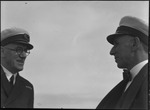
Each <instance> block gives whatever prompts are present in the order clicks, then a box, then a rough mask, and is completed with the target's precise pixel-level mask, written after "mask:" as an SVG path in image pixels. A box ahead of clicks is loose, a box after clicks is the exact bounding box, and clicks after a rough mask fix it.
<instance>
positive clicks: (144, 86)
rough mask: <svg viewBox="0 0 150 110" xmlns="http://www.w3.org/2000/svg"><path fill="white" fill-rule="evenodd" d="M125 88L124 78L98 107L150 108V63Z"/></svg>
mask: <svg viewBox="0 0 150 110" xmlns="http://www.w3.org/2000/svg"><path fill="white" fill-rule="evenodd" d="M124 89H125V85H124V80H122V81H121V82H120V83H119V84H118V85H117V86H115V87H114V88H113V89H112V90H111V91H110V92H109V93H108V94H107V95H106V96H105V97H104V99H103V100H102V101H101V102H100V104H99V105H98V106H97V108H96V109H119V110H120V109H129V110H131V109H135V110H148V65H147V64H146V65H145V66H144V67H143V68H142V69H141V70H140V72H139V73H138V74H137V76H136V77H135V78H134V80H133V82H132V83H131V85H130V86H129V87H128V89H127V90H126V91H125V93H124V95H122V93H123V91H124Z"/></svg>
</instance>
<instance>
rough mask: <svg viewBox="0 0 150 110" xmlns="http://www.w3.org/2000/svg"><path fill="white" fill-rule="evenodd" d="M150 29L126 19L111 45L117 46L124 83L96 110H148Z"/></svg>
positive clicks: (134, 20)
mask: <svg viewBox="0 0 150 110" xmlns="http://www.w3.org/2000/svg"><path fill="white" fill-rule="evenodd" d="M148 34H149V33H148V25H147V24H146V23H145V22H144V21H142V20H141V19H139V18H136V17H132V16H125V17H123V18H122V19H121V21H120V23H119V27H118V28H117V30H116V33H115V34H112V35H109V36H108V37H107V41H108V42H109V43H110V44H112V45H113V47H112V49H111V51H110V55H113V56H114V58H115V62H116V63H117V66H118V68H120V69H123V70H124V72H123V80H122V81H121V82H120V83H119V84H118V85H117V86H115V87H114V88H113V89H112V90H111V91H110V92H109V93H108V94H107V95H106V96H105V97H104V99H103V100H102V101H101V102H100V104H99V105H98V106H97V108H96V109H119V110H120V109H130V110H131V109H135V110H148Z"/></svg>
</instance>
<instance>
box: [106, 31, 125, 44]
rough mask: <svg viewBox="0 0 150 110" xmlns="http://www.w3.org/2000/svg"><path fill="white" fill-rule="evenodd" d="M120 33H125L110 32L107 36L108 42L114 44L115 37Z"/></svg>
mask: <svg viewBox="0 0 150 110" xmlns="http://www.w3.org/2000/svg"><path fill="white" fill-rule="evenodd" d="M121 35H125V34H122V33H116V34H111V35H109V36H108V37H107V41H108V42H109V43H110V44H112V45H113V44H114V40H115V39H116V38H117V37H120V36H121Z"/></svg>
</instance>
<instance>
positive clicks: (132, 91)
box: [122, 65, 148, 108]
mask: <svg viewBox="0 0 150 110" xmlns="http://www.w3.org/2000/svg"><path fill="white" fill-rule="evenodd" d="M147 76H148V65H145V66H144V67H143V68H142V70H141V71H140V72H139V73H138V75H137V76H136V77H135V79H134V80H133V82H132V83H131V85H130V86H129V88H128V89H127V91H126V93H125V94H126V96H125V98H124V102H123V105H122V108H130V106H131V104H132V102H133V101H134V99H135V97H136V95H137V93H138V91H139V89H140V88H141V86H142V84H143V82H144V81H145V80H147V81H148V77H147Z"/></svg>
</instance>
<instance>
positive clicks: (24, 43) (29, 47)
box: [13, 41, 33, 50]
mask: <svg viewBox="0 0 150 110" xmlns="http://www.w3.org/2000/svg"><path fill="white" fill-rule="evenodd" d="M13 43H17V44H22V45H25V46H27V48H28V49H29V50H31V49H33V45H31V44H29V43H27V42H20V41H19V42H17V41H16V42H13Z"/></svg>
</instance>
